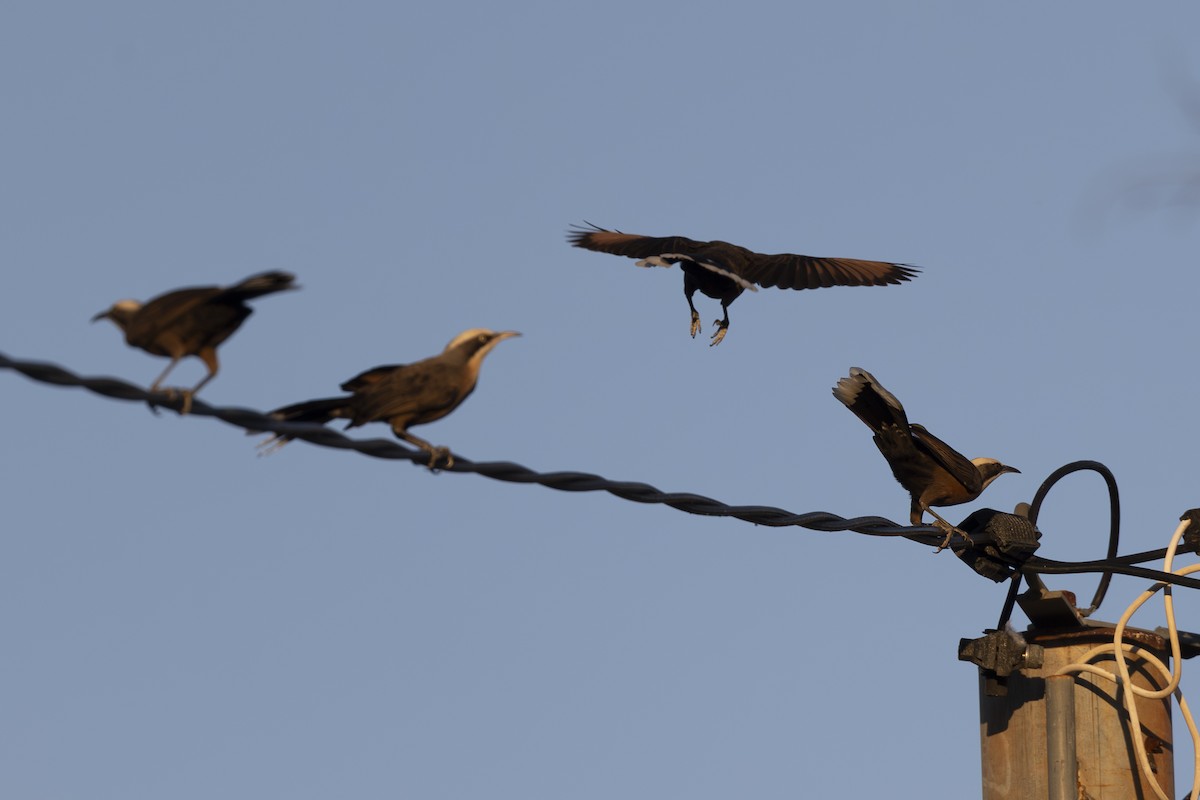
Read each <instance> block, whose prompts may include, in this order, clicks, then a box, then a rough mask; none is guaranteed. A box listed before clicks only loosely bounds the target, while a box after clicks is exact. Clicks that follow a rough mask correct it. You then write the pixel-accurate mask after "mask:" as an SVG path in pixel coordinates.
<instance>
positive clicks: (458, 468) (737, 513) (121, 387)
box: [0, 353, 1200, 589]
mask: <svg viewBox="0 0 1200 800" xmlns="http://www.w3.org/2000/svg"><path fill="white" fill-rule="evenodd" d="M0 369H11V370H15V371H16V372H19V373H21V374H22V375H24V376H26V377H27V378H30V379H31V380H34V381H39V382H41V383H48V384H52V385H55V386H70V387H79V388H82V389H87V390H88V391H90V392H94V393H95V394H99V395H103V396H104V397H112V398H115V399H117V400H130V401H134V402H145V403H149V404H151V405H152V406H163V407H165V408H172V409H175V410H179V409H181V408H182V404H183V403H182V399H181V398H179V397H174V396H172V395H171V394H170V393H168V392H159V393H151V392H148V391H146V390H145V389H142V388H140V387H138V386H134V385H133V384H130V383H126V382H125V381H121V380H118V379H116V378H108V377H87V376H79V375H75V374H73V373H71V372H69V371H67V370H65V369H63V368H62V367H59V366H57V365H55V364H50V363H47V362H44V361H19V360H15V359H11V358H9V357H8V356H7V355H5V354H4V353H0ZM189 413H190V414H191V415H193V416H198V417H216V418H217V419H219V420H221V421H222V422H225V423H227V424H229V425H232V426H234V427H237V428H241V429H243V430H245V431H248V432H264V433H265V432H270V433H286V434H287V435H288V436H291V437H293V438H296V439H303V440H304V441H306V442H309V443H311V444H315V445H317V446H319V447H331V448H335V449H340V450H354V451H356V452H358V453H362V454H363V455H366V456H371V457H372V458H383V459H393V460H396V459H399V460H404V461H411V462H413V463H414V464H419V465H422V466H424V465H425V464H426V462H427V460H428V458H429V455H428V454H427V453H425V452H423V451H420V450H411V449H409V448H407V447H403V446H401V445H399V444H397V443H396V442H394V441H391V440H388V439H351V438H350V437H348V436H343V435H342V434H340V433H338V432H337V431H335V430H332V429H330V428H327V427H325V426H323V425H313V424H308V423H295V422H282V421H280V420H277V419H273V418H271V417H268V416H265V415H264V414H262V413H261V412H258V411H254V410H252V409H249V408H238V407H235V406H226V407H217V406H210V405H208V404H207V403H205V402H203V401H201V400H195V399H193V401H192V407H191V411H190V412H189ZM449 471H451V472H473V473H475V474H477V475H483V476H485V477H488V478H492V479H494V480H498V481H508V482H510V483H537V484H540V485H542V486H546V487H548V488H550V489H558V490H559V491H563V492H595V491H604V492H608V493H609V494H612V495H615V496H617V497H620V498H622V499H624V500H631V501H633V502H635V503H658V504H662V505H667V506H670V507H671V508H674V509H678V510H679V511H684V512H686V513H688V514H697V515H700V516H706V517H734V518H735V519H740V520H742V521H744V522H751V523H753V524H755V525H766V526H768V527H773V528H782V527H789V526H798V527H802V528H808V529H810V530H816V531H825V532H835V531H854V532H856V533H863V534H867V535H869V536H901V537H904V538H906V539H909V540H911V541H914V542H919V543H921V544H925V545H930V546H936V545H940V544H941V542H942V540H943V538H944V534H943V532H942V531H940V530H938V529H937V528H934V527H932V526H930V525H923V526H913V527H908V526H903V525H898V524H896V523H895V522H892V521H891V520H889V519H887V518H885V517H876V516H871V517H851V518H848V519H847V518H845V517H839V516H838V515H836V514H830V513H828V512H825V511H810V512H808V513H805V514H795V513H793V512H791V511H785V510H784V509H782V508H776V507H774V506H731V505H727V504H725V503H722V502H721V501H719V500H714V499H712V498H711V497H704V496H703V495H698V494H691V493H687V492H673V493H668V492H662V491H660V490H658V489H656V488H655V487H653V486H651V485H649V484H647V483H638V482H634V481H610V480H608V479H606V478H602V477H600V476H599V475H593V474H591V473H587V472H549V473H538V472H534V471H533V470H531V469H529V468H528V467H523V466H521V465H520V464H514V463H512V462H511V461H484V462H474V461H470V460H469V459H466V458H463V457H461V456H458V455H456V456H455V457H454V466H453V467H451V468H450V469H449ZM1163 552H1164V551H1160V550H1155V551H1150V552H1146V553H1137V554H1135V555H1132V556H1123V557H1118V558H1110V559H1105V560H1103V561H1084V562H1066V561H1050V560H1048V559H1041V558H1037V557H1036V556H1035V557H1033V558H1031V559H1029V561H1028V562H1027V563H1026V565H1025V566H1024V567H1023V568H1022V569H1023V571H1028V572H1039V573H1053V574H1065V573H1078V572H1106V571H1111V572H1116V573H1118V574H1126V575H1135V576H1137V577H1142V578H1147V579H1149V580H1154V581H1161V582H1164V583H1172V584H1176V585H1179V586H1186V587H1188V588H1197V589H1200V579H1196V578H1186V577H1181V576H1178V575H1171V574H1169V573H1166V572H1162V571H1160V570H1154V569H1147V568H1143V567H1133V566H1131V565H1132V564H1133V563H1136V562H1138V561H1148V560H1151V559H1152V558H1156V557H1161V555H1162V553H1163Z"/></svg>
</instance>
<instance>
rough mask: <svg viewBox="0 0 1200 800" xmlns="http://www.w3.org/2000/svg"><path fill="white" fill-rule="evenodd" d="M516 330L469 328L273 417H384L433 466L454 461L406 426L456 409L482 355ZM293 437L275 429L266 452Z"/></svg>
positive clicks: (360, 421) (354, 420)
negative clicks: (420, 354) (431, 349)
mask: <svg viewBox="0 0 1200 800" xmlns="http://www.w3.org/2000/svg"><path fill="white" fill-rule="evenodd" d="M520 335H521V334H519V333H517V332H516V331H501V332H499V333H497V332H496V331H489V330H486V329H484V328H471V329H470V330H466V331H463V332H462V333H460V334H459V335H458V336H455V337H454V338H453V339H451V340H450V344H448V345H446V349H445V350H443V351H442V352H441V353H440V354H438V355H436V356H433V357H431V358H427V359H425V360H423V361H417V362H416V363H413V364H389V365H387V366H383V367H375V368H374V369H369V370H367V371H366V372H364V373H362V374H360V375H356V376H355V377H353V378H351V379H350V380H348V381H346V382H345V383H343V384H342V386H341V389H342V391H344V392H350V394H349V395H345V396H343V397H327V398H322V399H319V400H309V401H307V402H304V403H296V404H294V405H290V406H284V407H283V408H278V409H276V410H274V411H272V412H270V414H269V416H271V417H274V418H275V419H279V420H284V421H287V422H313V423H318V424H324V423H326V422H329V421H330V420H334V419H345V420H349V422H348V423H347V425H346V427H347V428H356V427H358V426H359V425H364V424H366V423H368V422H386V423H388V424H389V425H391V426H392V433H394V434H396V436H397V437H398V438H400V439H403V440H404V441H406V442H408V443H410V444H414V445H416V446H417V447H419V448H421V449H422V450H424V451H425V452H426V453H428V454H429V468H430V469H434V470H436V469H438V462H439V461H444V462H445V463H444V465H443V466H444V467H445V468H447V469H449V468H450V467H452V466H454V456H453V455H452V454H451V453H450V450H449V449H448V448H445V447H434V446H433V445H431V444H430V443H429V442H427V441H425V440H424V439H421V438H419V437H417V436H413V435H412V434H411V433H409V432H408V429H409V428H410V427H412V426H413V425H424V424H425V423H427V422H433V421H434V420H439V419H441V418H442V417H444V416H446V415H447V414H449V413H450V412H451V411H453V410H454V409H456V408H458V405H459V403H461V402H462V401H463V400H466V399H467V396H468V395H469V394H471V392H473V391H474V390H475V383H476V381H478V380H479V367H480V366H481V365H482V364H483V359H484V356H486V355H487V354H488V353H490V352H491V351H492V348H494V347H495V346H496V345H498V344H499V343H500V342H502V341H504V340H505V339H509V338H512V337H513V336H520ZM292 438H293V437H291V436H288V435H287V434H275V435H274V436H272V437H270V438H269V439H267V440H266V441H264V442H263V443H262V445H260V446H261V447H264V448H265V449H266V450H265V451H266V452H269V451H272V450H275V449H278V448H279V447H282V446H283V445H285V444H287V443H288V441H290V440H291V439H292Z"/></svg>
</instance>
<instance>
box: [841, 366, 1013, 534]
mask: <svg viewBox="0 0 1200 800" xmlns="http://www.w3.org/2000/svg"><path fill="white" fill-rule="evenodd" d="M833 396H834V397H836V398H837V399H838V400H840V401H841V402H842V403H843V404H844V405H845V406H846V408H848V409H850V410H851V411H853V412H854V414H855V416H857V417H858V418H859V419H861V420H862V421H863V422H865V423H866V424H867V427H868V428H870V429H871V430H872V432H874V434H875V446H876V447H878V448H879V452H880V453H882V454H883V457H884V458H885V459H886V460H887V462H888V466H889V467H891V468H892V474H893V475H895V476H896V480H897V481H899V482H900V485H901V486H903V487H904V488H905V489H906V490H908V493H909V494H910V495H911V496H912V507H911V511H910V514H909V522H910V523H911V524H913V525H922V524H924V523H923V522H922V520H923V517H924V513H923V512H925V511H928V512H929V513H930V514H932V515H933V517H934V519H936V520H937V523H935V524H936V525H937V527H939V528H941V529H942V530H944V531H945V532H946V540H945V541H944V542H943V543H942V547H943V548H944V547H945V546H946V545H947V544H949V543H950V539H951V537H952V536H953V534H955V533H959V534H961V535H962V536H963V537H964V538H966V539H967V540H968V541H970V537H969V536H967V534H966V533H964V532H963V531H961V530H960V529H958V528H956V527H955V526H953V525H951V524H950V523H949V522H947V521H946V520H945V519H943V518H942V517H941V516H940V515H939V514H938V513H937V512H936V511H934V510H933V508H932V506H954V505H958V504H959V503H969V502H970V501H972V500H974V499H975V498H977V497H979V495H980V494H982V492H983V490H984V489H986V488H987V487H988V485H989V484H990V483H991V482H992V481H994V480H996V478H998V477H1000V476H1001V475H1003V474H1004V473H1006V472H1020V470H1019V469H1016V468H1015V467H1009V466H1006V465H1004V464H1001V463H1000V462H999V461H997V460H996V459H994V458H974V459H967V457H966V456H964V455H962V454H961V453H959V452H958V451H957V450H955V449H954V448H952V447H951V446H950V445H948V444H946V443H945V442H943V441H942V440H941V439H939V438H937V437H936V436H934V435H933V434H932V433H930V432H929V431H927V430H925V428H924V427H923V426H921V425H915V424H910V423H909V421H908V416H907V415H906V414H905V413H904V406H902V405H900V401H899V400H897V399H896V397H895V395H893V394H892V393H891V392H889V391H888V390H887V389H885V388H883V386H882V385H881V384H880V383H879V381H877V380H876V379H875V376H874V375H872V374H871V373H869V372H867V371H866V370H865V369H859V368H858V367H851V369H850V376H849V377H846V378H842V379H840V380H839V381H838V382H837V385H836V386H834V387H833Z"/></svg>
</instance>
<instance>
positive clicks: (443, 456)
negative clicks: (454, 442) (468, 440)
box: [429, 447, 454, 472]
mask: <svg viewBox="0 0 1200 800" xmlns="http://www.w3.org/2000/svg"><path fill="white" fill-rule="evenodd" d="M439 461H443V462H444V463H443V464H441V465H440V466H439V465H438V462H439ZM453 466H454V454H453V453H451V452H450V448H449V447H433V448H430V450H429V471H430V472H439V471H441V470H443V469H450V468H451V467H453Z"/></svg>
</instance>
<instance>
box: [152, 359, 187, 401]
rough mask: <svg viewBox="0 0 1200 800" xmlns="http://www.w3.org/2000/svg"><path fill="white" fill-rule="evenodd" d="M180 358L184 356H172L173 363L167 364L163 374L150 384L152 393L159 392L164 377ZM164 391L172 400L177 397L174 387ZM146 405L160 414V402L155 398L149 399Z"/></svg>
mask: <svg viewBox="0 0 1200 800" xmlns="http://www.w3.org/2000/svg"><path fill="white" fill-rule="evenodd" d="M180 358H182V356H176V357H175V358H172V359H171V363H170V364H167V368H166V369H164V370H163V371H162V374H161V375H159V376H158V377H157V378H155V379H154V383H152V384H150V389H149V392H150V394H155V393H157V392H158V387H159V385H160V384H162V382H163V379H165V378H166V377H167V375H168V374H169V373H170V372H171V370H173V369H174V368H175V365H176V364H178V363H179V359H180ZM162 393H163V394H165V395H166V396H167V397H168V398H169V399H171V400H174V399H175V390H174V389H165V390H163V392H162ZM146 405H147V406H149V407H150V410H151V411H152V412H154V414H155V416H157V415H158V404H157V403H155V402H154V401H153V400H147V401H146Z"/></svg>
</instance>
